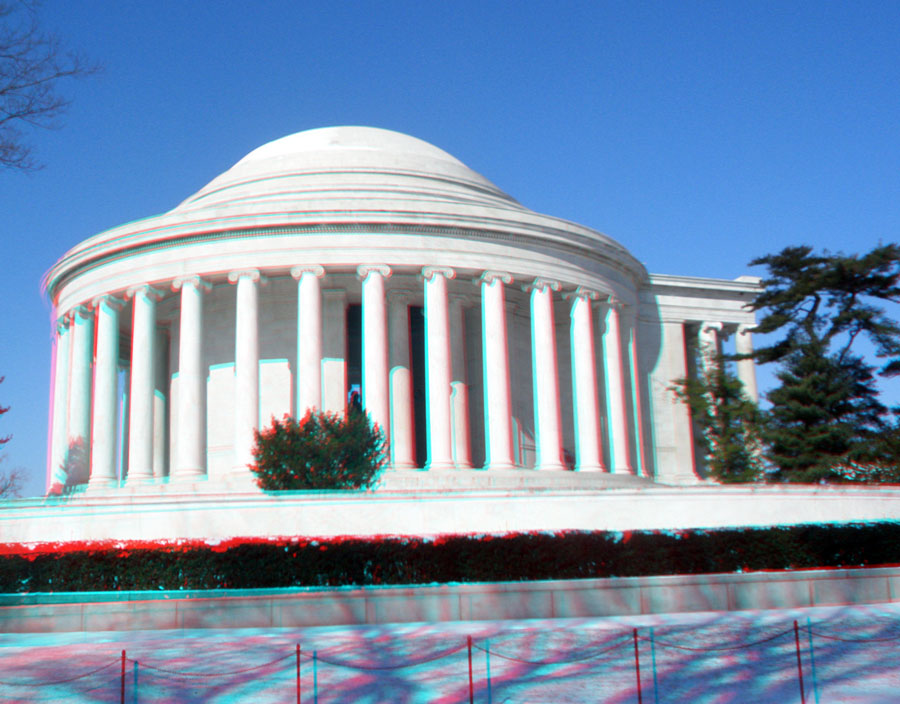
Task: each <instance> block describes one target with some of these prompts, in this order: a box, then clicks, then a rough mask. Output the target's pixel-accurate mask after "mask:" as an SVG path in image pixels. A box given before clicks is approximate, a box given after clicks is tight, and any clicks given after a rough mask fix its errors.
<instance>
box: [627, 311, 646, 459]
mask: <svg viewBox="0 0 900 704" xmlns="http://www.w3.org/2000/svg"><path fill="white" fill-rule="evenodd" d="M628 313H629V314H628V316H627V318H626V320H627V322H628V363H629V364H630V365H631V369H630V376H631V404H632V409H633V412H634V447H635V459H636V461H637V466H636V467H635V473H636V474H640V475H641V476H647V459H646V455H645V446H644V414H643V405H642V401H641V398H642V397H641V371H640V369H641V366H640V355H639V350H640V347H638V315H637V307H636V306H634V307H630V308H629V309H628Z"/></svg>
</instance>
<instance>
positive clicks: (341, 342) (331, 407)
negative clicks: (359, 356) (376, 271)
mask: <svg viewBox="0 0 900 704" xmlns="http://www.w3.org/2000/svg"><path fill="white" fill-rule="evenodd" d="M321 369H322V410H323V411H328V412H329V413H346V412H347V292H346V291H345V290H344V289H342V288H341V289H328V290H324V291H322V364H321Z"/></svg>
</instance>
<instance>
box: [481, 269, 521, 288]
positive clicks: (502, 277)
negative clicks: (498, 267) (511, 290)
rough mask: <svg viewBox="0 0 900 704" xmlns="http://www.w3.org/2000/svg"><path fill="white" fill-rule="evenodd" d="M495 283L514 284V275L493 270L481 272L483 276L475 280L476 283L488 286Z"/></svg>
mask: <svg viewBox="0 0 900 704" xmlns="http://www.w3.org/2000/svg"><path fill="white" fill-rule="evenodd" d="M494 281H500V282H501V283H504V284H506V285H509V284H511V283H512V282H513V277H512V274H510V273H507V272H505V271H494V270H493V269H488V270H487V271H483V272H481V275H480V276H479V277H478V278H477V279H475V283H477V284H488V285H489V286H490V285H491V284H492V283H494Z"/></svg>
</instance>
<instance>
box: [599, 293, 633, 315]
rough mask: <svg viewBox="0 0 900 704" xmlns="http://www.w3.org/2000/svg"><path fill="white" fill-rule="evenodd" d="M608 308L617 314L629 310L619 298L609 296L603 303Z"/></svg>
mask: <svg viewBox="0 0 900 704" xmlns="http://www.w3.org/2000/svg"><path fill="white" fill-rule="evenodd" d="M603 303H604V304H605V305H606V307H607V308H612V309H613V310H615V311H616V312H617V313H622V312H624V311H625V309H626V308H628V305H627V304H626V303H625V301H623V300H622V299H621V298H617V297H616V296H614V295H612V294H609V295H608V296H607V297H606V300H605V301H603Z"/></svg>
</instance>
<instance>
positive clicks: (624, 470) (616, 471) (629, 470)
mask: <svg viewBox="0 0 900 704" xmlns="http://www.w3.org/2000/svg"><path fill="white" fill-rule="evenodd" d="M612 473H613V474H634V470H633V469H632V468H631V467H628V466H625V467H613V469H612Z"/></svg>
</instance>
